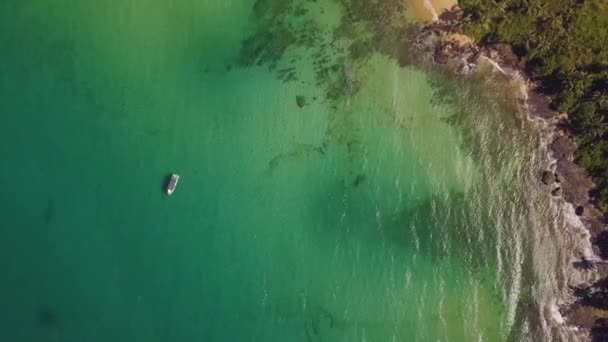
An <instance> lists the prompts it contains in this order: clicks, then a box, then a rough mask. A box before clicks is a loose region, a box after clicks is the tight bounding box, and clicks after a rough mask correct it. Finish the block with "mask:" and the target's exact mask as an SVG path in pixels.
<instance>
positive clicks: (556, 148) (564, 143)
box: [551, 135, 576, 160]
mask: <svg viewBox="0 0 608 342" xmlns="http://www.w3.org/2000/svg"><path fill="white" fill-rule="evenodd" d="M551 150H552V151H553V153H554V154H555V157H556V158H565V159H568V160H572V159H573V158H574V152H575V151H576V143H575V142H574V140H573V139H572V138H570V137H568V136H565V135H560V136H559V137H558V138H557V139H555V140H554V141H553V143H552V144H551Z"/></svg>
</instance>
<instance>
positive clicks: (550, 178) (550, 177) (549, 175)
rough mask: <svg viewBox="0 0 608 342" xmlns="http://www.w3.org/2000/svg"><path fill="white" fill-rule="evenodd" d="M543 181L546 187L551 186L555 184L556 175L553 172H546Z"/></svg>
mask: <svg viewBox="0 0 608 342" xmlns="http://www.w3.org/2000/svg"><path fill="white" fill-rule="evenodd" d="M542 180H543V183H545V184H546V185H551V184H553V183H555V174H554V173H553V172H551V171H544V172H543V177H542Z"/></svg>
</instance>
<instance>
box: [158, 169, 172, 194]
mask: <svg viewBox="0 0 608 342" xmlns="http://www.w3.org/2000/svg"><path fill="white" fill-rule="evenodd" d="M170 181H171V174H170V173H167V174H164V175H163V178H162V179H161V181H160V191H161V192H162V193H163V195H166V194H167V187H168V186H169V182H170Z"/></svg>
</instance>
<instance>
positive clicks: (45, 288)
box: [0, 0, 554, 342]
mask: <svg viewBox="0 0 608 342" xmlns="http://www.w3.org/2000/svg"><path fill="white" fill-rule="evenodd" d="M370 4H371V3H368V4H366V2H361V1H347V0H342V1H338V0H317V1H305V0H289V1H281V0H258V1H253V0H222V1H219V0H200V1H195V0H181V1H177V0H176V1H170V0H145V1H131V0H128V1H118V0H99V1H95V2H89V1H81V2H75V1H68V0H53V1H41V0H34V1H4V2H2V4H0V42H1V43H2V53H1V55H0V108H1V112H2V119H3V120H2V135H1V136H0V155H1V156H2V163H1V164H0V165H1V166H0V188H1V189H2V190H1V191H0V217H1V218H2V221H1V222H2V223H1V230H0V232H1V233H2V238H1V240H0V265H1V266H2V271H3V277H2V282H1V283H0V303H1V304H2V311H1V312H0V322H1V323H0V340H2V341H74V342H76V341H79V342H80V341H315V342H316V341H473V340H475V341H477V340H483V341H500V340H525V339H530V340H538V339H537V338H539V337H540V336H543V335H544V334H546V333H547V332H546V330H544V329H543V324H541V323H542V322H541V319H540V318H538V317H539V316H542V315H541V313H542V311H543V310H542V303H540V302H539V298H542V295H540V294H541V293H544V292H543V291H544V288H545V287H546V286H547V285H546V284H545V283H544V282H542V281H540V280H539V279H544V278H543V277H546V276H545V275H542V274H541V273H540V272H539V271H538V270H539V269H543V270H546V269H547V268H543V267H541V266H538V265H539V262H538V260H537V258H536V257H535V256H536V255H537V254H538V251H536V250H535V248H536V246H538V245H539V244H540V243H543V244H545V245H552V244H553V242H552V240H551V238H547V236H548V235H542V234H541V233H539V231H540V229H541V228H540V227H544V226H543V225H542V224H540V223H539V222H538V220H537V217H538V216H539V215H545V216H549V215H551V214H550V213H548V212H549V211H548V210H549V209H548V208H549V204H548V203H549V199H548V197H547V196H541V195H540V194H538V195H531V194H530V193H536V192H535V191H536V190H533V189H536V188H537V187H538V185H537V182H535V179H533V178H534V177H535V174H534V170H536V169H535V167H536V166H538V164H539V163H541V161H542V158H541V157H539V156H538V155H537V153H536V152H535V151H536V149H535V148H536V146H537V145H538V141H537V138H536V134H535V133H534V132H532V130H531V129H529V127H527V124H526V123H525V120H524V119H523V117H521V115H518V114H517V109H516V108H517V105H516V103H515V101H514V100H510V98H509V97H508V96H507V95H506V94H507V93H508V92H507V91H506V90H504V89H503V88H501V87H500V86H499V85H497V82H494V83H490V82H486V81H482V79H481V78H479V77H477V78H476V77H474V76H472V79H469V80H456V79H453V78H450V77H447V76H445V75H442V74H441V72H439V71H437V72H435V71H433V70H429V69H428V68H424V67H422V66H420V65H419V66H417V65H416V63H415V62H413V58H412V56H411V53H412V51H413V50H412V49H411V46H410V45H408V44H410V43H408V40H407V32H409V31H408V30H410V29H411V28H409V25H410V24H411V23H413V20H412V17H411V14H410V13H409V12H408V10H407V9H405V8H400V6H401V5H399V4H401V2H400V1H386V2H384V3H383V4H384V5H373V6H372V7H371V8H372V9H370V7H369V6H370ZM399 34H403V35H402V36H400V35H399ZM385 38H386V39H385ZM484 82H485V83H484ZM171 172H178V173H180V175H181V180H180V183H179V186H178V188H177V190H176V192H175V194H174V195H173V196H171V197H169V196H167V195H166V194H165V193H164V188H163V186H164V185H165V181H166V176H167V174H169V173H171ZM539 241H540V242H539ZM552 266H554V265H553V264H551V263H549V265H548V266H546V267H548V268H550V267H552Z"/></svg>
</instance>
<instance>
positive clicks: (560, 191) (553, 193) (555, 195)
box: [551, 187, 563, 197]
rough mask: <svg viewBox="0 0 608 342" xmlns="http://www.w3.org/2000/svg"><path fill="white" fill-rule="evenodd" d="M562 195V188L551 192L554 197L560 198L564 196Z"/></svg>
mask: <svg viewBox="0 0 608 342" xmlns="http://www.w3.org/2000/svg"><path fill="white" fill-rule="evenodd" d="M562 193H563V191H562V188H560V187H557V188H555V189H553V190H551V196H554V197H560V196H561V195H562Z"/></svg>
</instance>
